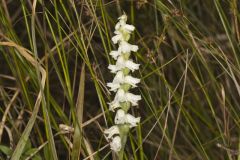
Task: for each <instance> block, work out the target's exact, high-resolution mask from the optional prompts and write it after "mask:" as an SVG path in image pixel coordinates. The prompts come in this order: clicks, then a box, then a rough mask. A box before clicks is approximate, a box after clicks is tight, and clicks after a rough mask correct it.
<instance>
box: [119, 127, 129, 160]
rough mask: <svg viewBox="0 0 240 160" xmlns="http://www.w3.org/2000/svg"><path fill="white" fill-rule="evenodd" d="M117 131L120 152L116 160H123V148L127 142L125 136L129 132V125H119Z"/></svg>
mask: <svg viewBox="0 0 240 160" xmlns="http://www.w3.org/2000/svg"><path fill="white" fill-rule="evenodd" d="M119 131H120V137H121V144H122V147H121V150H120V151H119V152H118V160H123V156H124V148H125V145H126V142H127V136H128V132H129V125H128V124H123V125H119Z"/></svg>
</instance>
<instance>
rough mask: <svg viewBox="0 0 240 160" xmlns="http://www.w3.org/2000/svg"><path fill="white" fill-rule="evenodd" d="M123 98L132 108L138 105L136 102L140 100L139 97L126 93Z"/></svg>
mask: <svg viewBox="0 0 240 160" xmlns="http://www.w3.org/2000/svg"><path fill="white" fill-rule="evenodd" d="M125 97H126V101H129V102H131V104H132V105H133V106H136V105H138V103H137V102H138V101H140V100H141V99H142V98H141V96H140V95H135V94H132V93H128V92H127V93H126V94H125Z"/></svg>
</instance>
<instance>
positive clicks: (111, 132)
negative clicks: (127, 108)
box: [104, 126, 119, 139]
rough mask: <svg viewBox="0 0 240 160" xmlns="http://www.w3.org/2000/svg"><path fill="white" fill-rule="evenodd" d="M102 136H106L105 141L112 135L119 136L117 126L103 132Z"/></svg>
mask: <svg viewBox="0 0 240 160" xmlns="http://www.w3.org/2000/svg"><path fill="white" fill-rule="evenodd" d="M104 134H106V135H107V139H110V138H111V137H112V136H113V135H115V134H119V128H118V126H112V127H110V128H108V129H106V130H105V131H104Z"/></svg>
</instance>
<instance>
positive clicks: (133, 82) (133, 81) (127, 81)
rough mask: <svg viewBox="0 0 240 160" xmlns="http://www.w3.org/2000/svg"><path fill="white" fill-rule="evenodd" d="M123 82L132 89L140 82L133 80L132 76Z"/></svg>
mask: <svg viewBox="0 0 240 160" xmlns="http://www.w3.org/2000/svg"><path fill="white" fill-rule="evenodd" d="M124 82H125V83H128V84H130V85H132V86H133V87H136V84H137V83H139V82H140V79H138V78H134V77H132V76H126V77H125V79H124Z"/></svg>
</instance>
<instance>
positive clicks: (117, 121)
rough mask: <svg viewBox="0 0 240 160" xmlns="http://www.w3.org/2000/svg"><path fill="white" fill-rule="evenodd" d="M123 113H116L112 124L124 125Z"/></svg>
mask: <svg viewBox="0 0 240 160" xmlns="http://www.w3.org/2000/svg"><path fill="white" fill-rule="evenodd" d="M125 115H126V114H125V112H124V110H122V109H119V110H118V111H117V113H116V116H115V119H114V123H115V124H124V123H125V122H126V117H125Z"/></svg>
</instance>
